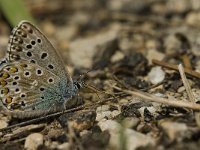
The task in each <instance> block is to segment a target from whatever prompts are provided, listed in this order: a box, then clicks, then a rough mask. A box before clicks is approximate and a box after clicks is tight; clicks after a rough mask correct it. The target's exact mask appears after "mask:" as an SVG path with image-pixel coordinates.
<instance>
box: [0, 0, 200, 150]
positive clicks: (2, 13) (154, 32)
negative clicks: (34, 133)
mask: <svg viewBox="0 0 200 150" xmlns="http://www.w3.org/2000/svg"><path fill="white" fill-rule="evenodd" d="M21 20H29V21H30V22H32V23H33V24H34V25H35V26H37V27H38V28H39V29H40V30H41V32H42V33H43V34H44V35H45V36H46V37H47V38H48V39H49V40H50V42H51V43H52V44H53V45H54V47H55V48H56V49H57V50H58V52H59V53H60V55H61V56H62V58H63V60H64V62H65V64H66V67H67V68H68V69H69V71H70V72H71V73H74V74H75V75H78V76H79V75H80V74H84V73H86V72H87V71H88V70H92V72H90V73H88V74H87V75H88V76H89V81H88V82H89V83H91V85H93V86H94V87H95V88H97V89H101V90H104V91H106V92H107V93H111V94H112V95H115V96H116V97H118V96H119V97H118V99H114V100H113V99H112V100H113V101H112V100H111V101H110V103H111V104H108V103H106V102H105V103H103V106H102V103H98V102H99V101H100V100H107V98H108V97H109V96H110V95H111V94H110V95H109V94H107V95H106V94H105V93H104V94H105V95H103V94H102V95H103V96H104V97H102V96H101V99H99V97H97V96H96V95H95V94H94V93H92V94H90V95H86V94H85V93H84V96H85V97H86V98H85V99H84V100H90V102H92V104H93V105H96V104H97V105H99V106H98V108H97V111H96V112H95V113H96V114H95V115H94V116H93V117H92V118H93V123H94V124H95V126H94V127H92V125H93V124H91V126H89V127H87V129H91V130H90V131H88V132H84V133H83V134H80V137H81V136H82V137H81V138H83V140H82V141H81V142H82V143H83V144H82V145H83V147H85V149H87V150H88V149H89V148H88V147H90V149H91V150H94V147H97V149H98V150H100V148H102V149H106V147H107V145H111V146H110V147H111V148H110V149H116V148H115V147H118V149H120V150H133V149H136V147H139V146H141V147H142V146H143V147H145V146H146V148H143V149H148V150H149V149H168V150H172V149H196V150H199V145H200V140H199V139H200V138H199V137H200V130H199V129H200V128H199V127H200V119H199V118H198V117H197V118H195V116H194V114H196V112H195V111H191V109H186V108H184V107H182V106H179V108H177V105H175V106H173V105H172V104H170V105H172V106H169V105H165V104H163V103H161V104H158V103H153V102H152V103H150V102H149V103H147V102H143V101H141V99H138V97H137V96H134V98H133V95H131V94H130V93H125V92H123V91H119V90H116V89H114V88H113V85H116V86H118V87H121V88H122V89H129V90H132V91H134V90H135V89H138V90H141V91H145V92H147V93H150V94H152V95H156V96H160V97H164V98H169V99H170V100H171V98H172V99H173V98H176V99H178V100H179V102H182V101H184V102H189V101H188V97H187V93H186V91H185V87H184V85H183V82H182V79H181V78H180V75H179V72H178V69H177V64H180V63H182V64H183V66H184V67H185V68H187V69H188V70H189V71H188V72H189V73H188V72H187V73H188V74H190V76H187V77H188V78H189V81H190V83H191V87H192V88H193V91H195V92H196V94H195V98H196V102H199V101H200V99H199V95H200V90H199V87H200V82H199V78H200V74H199V73H198V72H199V71H200V0H0V58H3V57H4V55H5V53H6V49H7V45H8V44H7V43H8V39H9V35H10V34H11V31H12V29H13V27H14V26H16V25H17V24H18V23H19V22H20V21H21ZM152 60H154V63H152ZM155 60H156V61H155ZM166 66H168V67H166ZM166 68H170V69H166ZM174 68H175V69H174ZM174 70H176V71H174ZM193 71H196V72H193ZM188 74H187V75H188ZM84 81H85V80H84ZM86 81H87V80H86ZM195 92H194V93H195ZM94 95H95V96H96V97H95V96H94ZM120 96H121V97H120ZM110 97H112V96H110ZM116 97H113V98H116ZM94 107H95V108H96V107H97V106H94ZM91 109H92V107H91ZM93 114H94V113H93ZM84 115H85V114H84ZM96 116H97V117H96ZM80 118H84V117H80ZM85 118H86V117H85ZM126 119H127V120H126ZM61 120H62V119H61ZM89 120H90V121H91V120H92V119H91V118H89ZM105 120H106V121H108V122H105ZM124 120H125V123H124V124H125V125H124V131H125V132H122V131H120V132H118V131H119V130H117V129H118V128H119V124H120V123H121V122H123V121H124ZM195 120H197V121H195ZM97 123H98V124H97ZM53 125H54V124H53ZM53 125H52V126H53ZM52 126H50V127H49V125H46V126H45V127H47V128H48V129H47V130H49V133H50V134H49V137H51V138H49V137H48V136H47V138H45V140H46V139H53V140H55V141H59V142H60V143H64V142H65V141H66V139H68V137H67V138H66V139H65V140H63V139H62V137H65V136H66V135H64V136H63V134H58V135H61V136H57V134H55V133H58V132H57V128H55V127H54V126H53V127H52ZM53 128H55V130H56V131H55V132H54V130H53ZM100 128H101V130H100ZM109 128H110V129H109ZM114 128H115V129H116V130H114ZM107 129H108V130H109V134H108V132H107V131H108V130H107ZM120 130H121V126H120ZM101 131H103V132H101ZM104 131H105V132H104ZM46 132H47V131H46V130H45V133H46ZM28 133H29V132H28ZM62 133H63V132H62ZM85 133H88V135H87V136H85V137H84V135H86V134H85ZM122 133H123V134H124V135H125V136H126V137H128V138H127V139H130V140H128V142H127V141H126V140H127V139H126V138H124V135H123V134H122ZM19 135H20V134H19ZM23 135H24V134H23ZM93 135H94V136H93ZM110 135H111V136H110ZM113 135H114V136H113ZM86 137H87V138H86ZM96 137H98V138H99V139H97V138H96ZM84 139H85V140H84ZM109 139H110V140H109ZM9 140H10V139H9ZM53 140H52V141H53ZM18 141H20V140H18ZM71 141H74V140H71ZM119 141H120V142H119ZM186 141H187V142H188V143H187V142H186ZM81 142H79V143H78V142H77V143H78V144H74V145H75V146H76V145H79V144H80V143H81ZM108 142H110V143H109V144H108ZM8 143H9V142H8ZM91 143H92V144H91ZM124 143H126V144H127V148H126V146H125V145H126V144H124ZM152 143H154V144H155V143H156V144H157V145H156V144H155V145H156V146H155V147H149V145H150V144H152ZM54 144H55V143H54ZM49 145H51V143H50V144H49V143H47V144H46V147H47V148H49ZM52 145H53V144H52ZM57 145H59V144H57ZM99 147H100V148H99ZM187 147H188V148H187ZM52 149H55V148H52ZM60 149H61V148H60ZM63 149H66V148H63ZM69 149H70V148H69ZM80 149H81V148H80ZM141 149H142V148H141ZM141 149H140V150H141Z"/></svg>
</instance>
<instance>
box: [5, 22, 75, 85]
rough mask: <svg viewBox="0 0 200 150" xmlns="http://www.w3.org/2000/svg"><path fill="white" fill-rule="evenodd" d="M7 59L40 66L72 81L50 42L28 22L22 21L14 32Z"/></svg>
mask: <svg viewBox="0 0 200 150" xmlns="http://www.w3.org/2000/svg"><path fill="white" fill-rule="evenodd" d="M7 59H8V60H9V61H10V62H15V61H18V60H27V61H29V62H30V63H35V64H38V65H39V66H41V67H43V68H46V69H47V70H49V71H50V72H52V73H54V74H55V75H57V76H59V77H60V78H67V81H68V82H69V84H70V83H72V79H71V77H70V75H69V74H68V71H67V70H66V69H65V67H64V65H63V62H62V60H61V58H60V57H59V56H58V54H57V52H56V50H55V48H54V47H53V46H52V44H51V43H50V42H49V40H48V39H47V38H46V37H45V36H44V35H43V34H42V33H41V32H40V31H39V29H37V28H36V27H35V26H34V25H32V24H31V23H29V22H28V21H22V22H20V23H19V24H18V26H17V27H15V28H14V29H13V31H12V35H11V37H10V40H9V44H8V50H7Z"/></svg>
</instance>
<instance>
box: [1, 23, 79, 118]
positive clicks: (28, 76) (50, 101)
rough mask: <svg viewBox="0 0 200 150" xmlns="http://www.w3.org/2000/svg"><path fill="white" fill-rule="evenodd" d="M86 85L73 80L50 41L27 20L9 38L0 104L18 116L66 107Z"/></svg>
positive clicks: (2, 75) (2, 68)
mask: <svg viewBox="0 0 200 150" xmlns="http://www.w3.org/2000/svg"><path fill="white" fill-rule="evenodd" d="M82 86H83V82H81V81H73V80H72V78H71V76H70V75H69V72H68V70H67V69H65V67H64V64H63V62H62V60H61V58H60V57H59V55H58V53H57V52H56V50H55V48H54V47H53V46H52V44H51V43H50V42H49V40H48V39H47V38H46V37H45V36H44V35H43V34H42V33H41V32H40V30H39V29H37V28H36V27H35V26H34V25H33V24H31V23H30V22H28V21H21V22H20V23H19V24H18V25H17V26H16V27H15V28H14V29H13V31H12V34H11V36H10V38H9V42H8V48H7V53H6V57H5V58H4V59H3V60H2V61H1V62H0V106H1V108H3V110H5V111H7V112H10V113H11V114H12V115H13V116H15V117H17V118H29V117H36V116H41V115H44V114H47V113H50V112H53V111H58V110H61V109H65V106H66V104H67V103H68V102H70V101H71V100H72V97H73V96H75V95H77V93H78V91H79V89H80V88H81V87H82Z"/></svg>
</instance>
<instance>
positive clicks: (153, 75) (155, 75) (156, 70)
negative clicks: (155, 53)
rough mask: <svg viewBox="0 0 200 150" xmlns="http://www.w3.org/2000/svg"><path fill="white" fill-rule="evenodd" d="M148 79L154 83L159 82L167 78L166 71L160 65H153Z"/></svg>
mask: <svg viewBox="0 0 200 150" xmlns="http://www.w3.org/2000/svg"><path fill="white" fill-rule="evenodd" d="M148 79H149V81H150V82H151V83H152V84H158V83H160V82H162V81H163V80H164V79H165V72H164V71H163V70H162V68H161V67H160V66H157V67H153V68H152V69H151V71H150V72H149V73H148Z"/></svg>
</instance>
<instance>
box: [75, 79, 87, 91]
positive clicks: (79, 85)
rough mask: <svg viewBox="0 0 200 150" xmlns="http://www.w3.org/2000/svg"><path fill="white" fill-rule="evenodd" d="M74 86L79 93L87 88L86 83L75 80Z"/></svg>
mask: <svg viewBox="0 0 200 150" xmlns="http://www.w3.org/2000/svg"><path fill="white" fill-rule="evenodd" d="M73 85H74V88H75V90H77V91H78V90H80V89H81V88H83V87H84V86H85V83H84V81H83V80H81V79H79V80H75V81H74V82H73Z"/></svg>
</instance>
